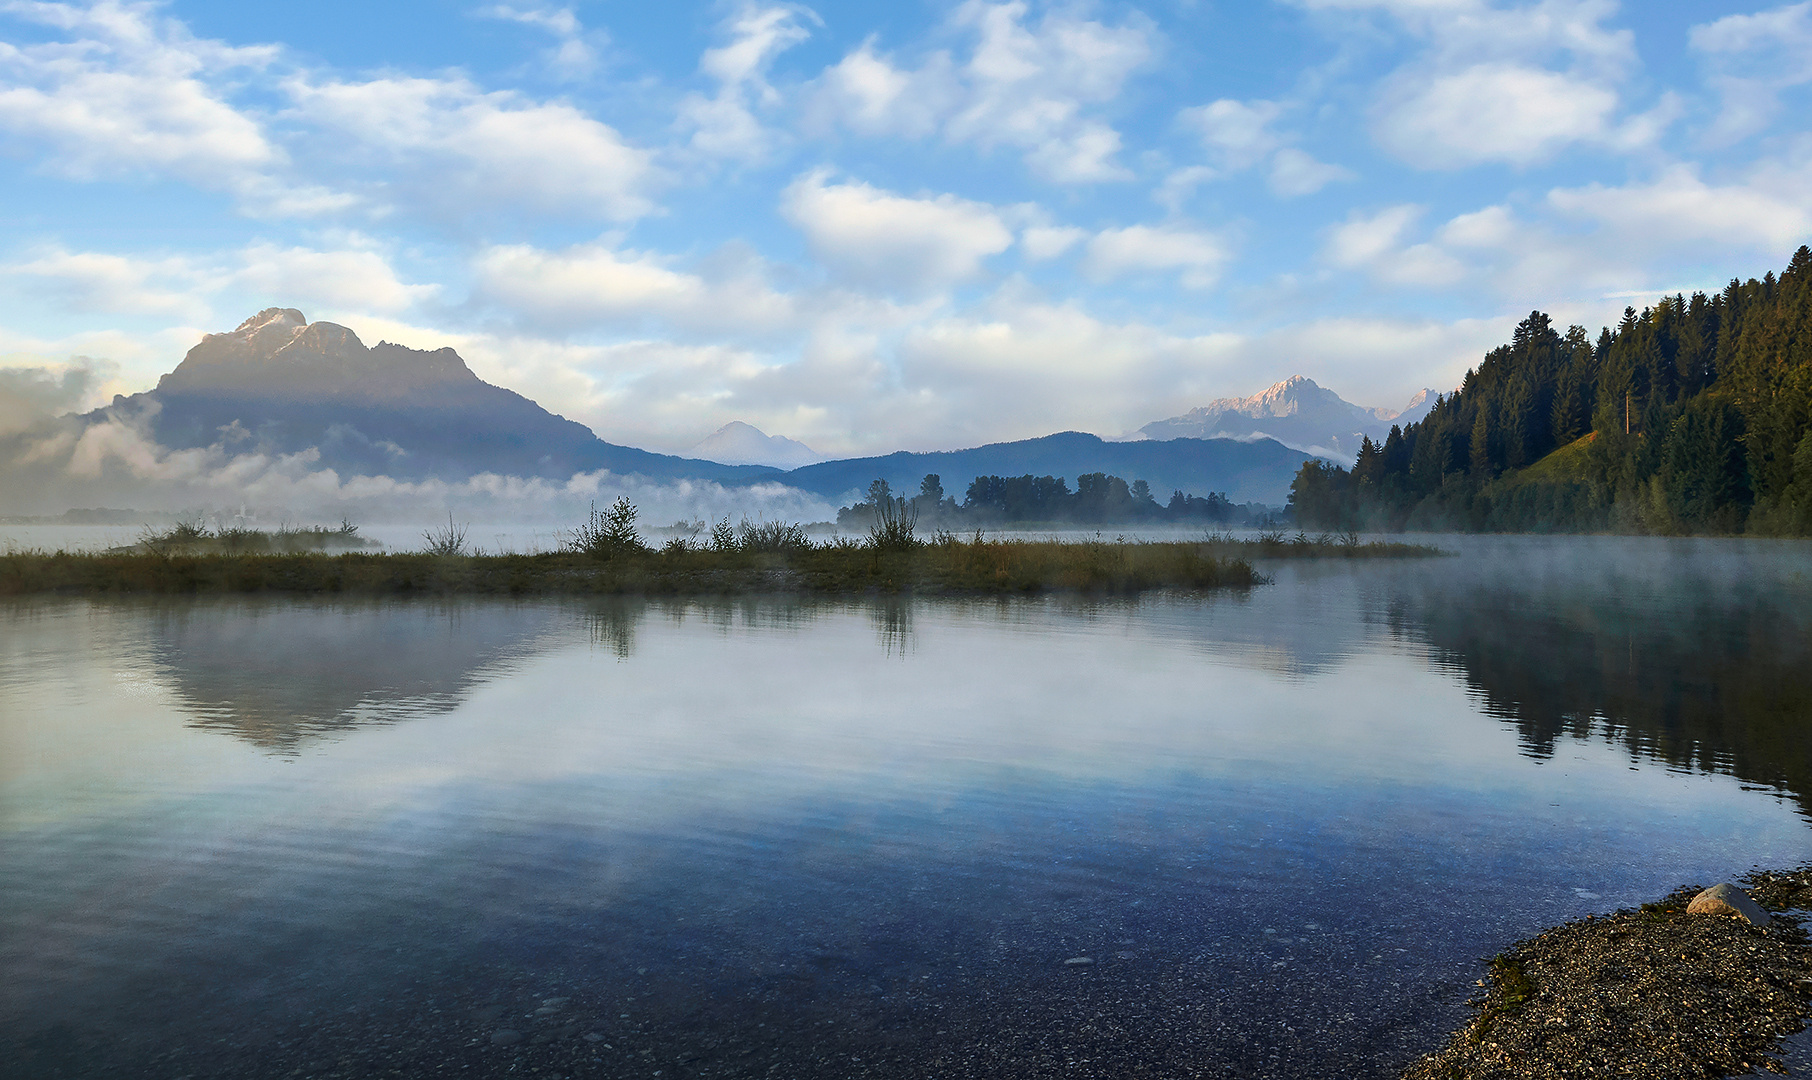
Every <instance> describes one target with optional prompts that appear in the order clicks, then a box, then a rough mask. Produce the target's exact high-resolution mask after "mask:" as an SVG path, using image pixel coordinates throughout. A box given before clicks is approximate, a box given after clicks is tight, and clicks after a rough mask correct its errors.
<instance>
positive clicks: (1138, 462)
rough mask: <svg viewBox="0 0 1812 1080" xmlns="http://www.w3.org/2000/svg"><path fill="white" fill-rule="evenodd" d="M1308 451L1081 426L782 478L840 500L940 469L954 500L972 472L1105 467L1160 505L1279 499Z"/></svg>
mask: <svg viewBox="0 0 1812 1080" xmlns="http://www.w3.org/2000/svg"><path fill="white" fill-rule="evenodd" d="M1309 456H1310V455H1308V454H1305V453H1303V452H1301V451H1299V450H1291V449H1290V448H1289V447H1286V446H1284V445H1283V444H1281V443H1279V442H1276V441H1274V440H1271V439H1258V440H1254V441H1250V442H1245V441H1239V440H1234V439H1170V440H1165V441H1149V440H1148V441H1143V442H1107V441H1105V440H1103V439H1101V438H1099V437H1097V436H1094V435H1087V434H1084V433H1082V432H1079V431H1065V432H1060V433H1058V434H1056V435H1046V436H1045V437H1043V438H1041V439H1025V440H1021V441H1019V442H1005V443H991V444H989V445H987V446H978V447H975V448H973V449H969V450H946V451H940V452H935V453H922V454H915V453H908V452H907V451H904V450H902V451H899V452H897V453H892V454H887V455H885V456H882V457H869V458H849V459H846V460H842V461H826V462H822V463H820V464H817V465H807V466H806V467H804V468H802V469H794V470H793V471H792V472H790V473H787V474H786V475H785V477H783V478H782V480H783V482H784V483H787V484H791V485H793V486H794V487H798V488H802V489H804V490H806V491H810V492H814V493H816V494H819V495H822V496H824V497H825V498H827V499H842V498H844V497H845V496H847V495H849V494H850V493H852V492H860V491H862V490H863V489H865V488H867V487H868V485H869V482H870V481H873V480H886V481H887V482H888V483H889V484H892V485H893V486H894V487H895V488H896V489H900V490H904V491H906V492H909V493H910V492H915V491H917V490H918V488H919V481H920V480H921V479H922V478H923V477H924V476H925V474H926V473H937V474H938V476H939V478H940V479H941V480H942V482H943V485H944V490H945V491H948V492H950V493H951V494H952V495H955V496H957V497H958V498H959V499H960V498H961V496H962V493H963V491H964V490H965V489H966V488H967V487H968V486H969V483H970V481H972V480H974V479H975V478H976V477H977V476H989V475H992V476H1024V475H1026V474H1028V473H1030V474H1032V475H1035V476H1061V477H1064V478H1066V479H1068V480H1071V481H1072V482H1073V481H1074V480H1075V478H1076V477H1077V476H1078V475H1079V474H1081V473H1090V472H1104V473H1109V474H1111V475H1114V476H1119V477H1121V478H1122V479H1125V480H1126V481H1128V482H1131V481H1134V480H1144V481H1146V482H1147V483H1149V484H1150V485H1151V490H1152V492H1153V493H1154V494H1155V495H1156V496H1157V497H1158V500H1159V501H1160V502H1162V501H1164V499H1165V498H1167V497H1168V496H1169V494H1170V493H1171V492H1172V491H1175V490H1182V491H1185V492H1187V493H1189V494H1191V495H1203V496H1205V495H1207V494H1209V493H1210V492H1215V491H1218V492H1223V493H1225V494H1226V496H1227V497H1228V498H1230V499H1232V500H1233V501H1234V502H1263V503H1270V504H1281V503H1282V502H1283V501H1284V499H1285V498H1286V497H1287V495H1288V493H1289V489H1290V479H1291V477H1293V476H1294V475H1295V474H1296V470H1297V469H1298V468H1299V467H1301V465H1302V463H1303V461H1305V460H1307V459H1308V458H1309Z"/></svg>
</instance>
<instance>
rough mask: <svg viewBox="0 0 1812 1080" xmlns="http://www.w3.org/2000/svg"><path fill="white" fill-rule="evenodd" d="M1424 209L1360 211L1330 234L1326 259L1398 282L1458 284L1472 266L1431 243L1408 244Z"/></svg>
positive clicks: (1337, 264)
mask: <svg viewBox="0 0 1812 1080" xmlns="http://www.w3.org/2000/svg"><path fill="white" fill-rule="evenodd" d="M1424 211H1425V208H1424V207H1421V206H1414V205H1409V204H1405V205H1401V206H1391V207H1386V208H1385V209H1383V210H1380V211H1378V212H1377V213H1375V214H1371V215H1369V216H1367V215H1365V214H1361V213H1359V212H1357V211H1355V212H1354V213H1352V214H1351V215H1349V216H1348V217H1347V220H1346V221H1345V222H1344V223H1342V224H1340V225H1337V226H1335V227H1334V228H1333V229H1332V230H1330V231H1329V233H1328V239H1327V244H1326V245H1325V246H1324V247H1323V249H1322V257H1323V258H1324V259H1325V260H1327V261H1328V262H1329V263H1332V264H1333V265H1335V266H1338V267H1342V268H1345V269H1364V270H1366V271H1368V272H1369V273H1371V274H1372V276H1374V277H1376V278H1378V279H1380V280H1382V281H1386V282H1390V283H1392V284H1397V285H1415V286H1439V285H1456V284H1458V283H1459V281H1460V279H1461V278H1463V277H1464V276H1465V274H1466V272H1467V268H1466V267H1465V266H1464V265H1463V264H1462V263H1461V262H1460V261H1459V260H1458V259H1455V258H1454V257H1453V256H1452V255H1450V254H1448V253H1447V252H1445V251H1443V250H1441V249H1440V248H1438V247H1436V246H1435V245H1432V244H1405V243H1404V239H1405V237H1406V236H1407V235H1408V233H1409V231H1410V229H1411V228H1413V227H1414V225H1415V224H1416V222H1417V221H1419V220H1421V217H1422V214H1423V213H1424Z"/></svg>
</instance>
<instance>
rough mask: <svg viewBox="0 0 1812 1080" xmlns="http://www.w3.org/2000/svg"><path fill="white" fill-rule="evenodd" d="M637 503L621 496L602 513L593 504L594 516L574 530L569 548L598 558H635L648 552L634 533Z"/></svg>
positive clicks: (639, 535)
mask: <svg viewBox="0 0 1812 1080" xmlns="http://www.w3.org/2000/svg"><path fill="white" fill-rule="evenodd" d="M635 515H636V508H635V504H634V503H632V502H630V501H629V500H628V499H625V498H623V497H622V496H621V495H619V496H617V501H616V502H613V503H611V504H610V509H608V510H599V509H598V505H597V504H596V503H593V504H592V507H591V517H590V518H589V519H588V520H587V521H585V522H584V523H583V524H581V525H580V526H579V527H578V528H577V529H575V530H573V539H572V542H571V543H569V544H568V545H567V547H568V548H569V549H570V550H572V551H574V552H576V553H578V554H581V555H590V556H592V557H593V558H597V559H613V558H616V557H617V556H619V555H633V554H639V553H641V552H644V551H647V550H648V547H647V545H646V544H643V543H642V537H641V534H639V533H637V532H636V530H635Z"/></svg>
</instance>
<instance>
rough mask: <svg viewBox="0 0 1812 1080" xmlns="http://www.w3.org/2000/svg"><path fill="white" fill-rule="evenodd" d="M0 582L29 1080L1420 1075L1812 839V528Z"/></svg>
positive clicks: (5, 743)
mask: <svg viewBox="0 0 1812 1080" xmlns="http://www.w3.org/2000/svg"><path fill="white" fill-rule="evenodd" d="M1446 543H1447V545H1448V546H1450V547H1453V548H1456V549H1458V548H1462V547H1463V548H1464V549H1465V552H1466V554H1465V555H1464V556H1462V557H1457V558H1446V559H1436V560H1422V561H1415V562H1399V563H1391V564H1382V563H1375V564H1344V563H1342V564H1322V565H1312V564H1302V565H1296V566H1289V565H1283V566H1278V567H1275V568H1273V569H1275V572H1276V575H1277V580H1276V583H1275V584H1273V585H1271V586H1268V587H1263V588H1259V589H1255V590H1252V591H1251V592H1250V593H1247V594H1243V595H1236V594H1229V595H1221V596H1214V597H1209V598H1206V599H1202V598H1192V599H1180V598H1169V599H1146V600H1142V601H1138V602H1123V603H1096V604H1089V603H1083V602H1078V601H1030V602H1013V603H1005V604H995V603H950V602H917V603H885V602H875V603H871V604H837V603H801V602H789V601H761V602H748V603H696V602H684V603H667V604H662V603H650V604H644V603H599V604H576V603H507V602H461V603H421V602H418V603H382V604H380V603H347V602H293V601H256V600H218V599H205V600H195V601H157V602H106V601H54V602H53V601H37V602H29V603H17V604H14V605H12V606H10V607H4V608H0V852H3V856H0V1071H4V1073H5V1075H8V1076H21V1077H25V1076H30V1077H57V1076H116V1075H117V1076H131V1077H137V1076H148V1077H150V1076H155V1077H163V1076H167V1077H172V1078H174V1077H182V1076H189V1077H215V1076H219V1077H227V1076H232V1077H244V1076H291V1075H294V1076H310V1075H313V1076H334V1075H337V1076H342V1077H362V1076H388V1075H393V1070H395V1071H397V1072H399V1073H400V1074H401V1075H412V1076H413V1075H457V1076H485V1077H489V1076H530V1075H552V1076H574V1077H582V1076H599V1077H630V1076H638V1077H641V1076H645V1077H654V1076H659V1077H663V1078H674V1077H719V1076H726V1077H727V1076H741V1077H773V1078H787V1077H844V1076H888V1077H894V1076H897V1077H920V1076H937V1077H970V1076H973V1077H1001V1076H1051V1077H1058V1076H1062V1077H1071V1076H1075V1077H1083V1076H1102V1077H1107V1076H1112V1077H1143V1076H1149V1077H1182V1076H1211V1077H1212V1076H1229V1077H1235V1076H1237V1077H1273V1076H1275V1077H1336V1076H1339V1077H1347V1076H1356V1077H1365V1076H1379V1077H1386V1076H1391V1075H1394V1073H1395V1071H1396V1070H1398V1069H1399V1068H1401V1067H1402V1066H1403V1065H1404V1064H1405V1063H1407V1062H1408V1061H1409V1060H1410V1059H1412V1058H1413V1057H1414V1056H1416V1055H1417V1054H1419V1053H1422V1052H1425V1051H1427V1050H1430V1049H1433V1048H1434V1047H1435V1046H1437V1045H1439V1043H1440V1042H1441V1041H1442V1040H1443V1039H1444V1037H1445V1034H1446V1033H1447V1032H1448V1031H1449V1030H1450V1029H1451V1028H1453V1027H1454V1026H1455V1025H1457V1024H1458V1023H1459V1022H1461V1021H1462V1020H1463V1019H1464V1017H1465V1016H1466V1015H1467V1011H1466V1009H1465V1006H1464V1000H1465V998H1466V996H1467V994H1468V993H1469V992H1470V991H1471V989H1472V983H1473V980H1474V979H1476V978H1478V977H1479V974H1480V965H1479V963H1478V960H1479V958H1480V957H1483V956H1488V955H1490V954H1492V953H1494V952H1496V951H1497V950H1499V949H1500V948H1502V947H1503V946H1504V945H1506V944H1508V943H1510V942H1511V941H1514V940H1516V939H1517V938H1520V937H1524V936H1526V935H1528V934H1530V933H1532V932H1534V931H1536V930H1538V929H1540V928H1542V927H1544V926H1547V925H1550V924H1552V923H1555V922H1558V921H1561V920H1564V919H1568V918H1572V917H1576V916H1579V915H1582V914H1585V913H1587V912H1594V911H1606V910H1610V909H1613V908H1616V907H1619V906H1625V905H1630V904H1634V903H1637V902H1640V901H1644V900H1649V899H1653V898H1655V897H1656V896H1658V895H1660V894H1662V893H1664V892H1666V891H1668V890H1670V889H1672V888H1674V887H1676V886H1678V885H1681V884H1686V883H1709V882H1712V881H1716V880H1721V879H1724V878H1727V877H1731V876H1735V875H1739V874H1741V873H1742V872H1744V871H1745V870H1747V869H1748V868H1750V867H1751V866H1754V865H1757V864H1763V865H1797V864H1800V863H1803V862H1806V861H1808V860H1809V859H1812V834H1809V833H1808V827H1807V816H1806V813H1807V811H1806V806H1807V802H1806V800H1807V798H1808V797H1809V796H1812V723H1809V720H1812V663H1808V661H1809V660H1812V549H1808V547H1806V546H1805V545H1797V544H1795V545H1789V544H1763V543H1739V542H1705V541H1660V540H1656V541H1612V540H1570V541H1550V540H1534V539H1506V540H1466V541H1458V540H1450V541H1446Z"/></svg>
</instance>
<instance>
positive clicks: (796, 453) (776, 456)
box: [686, 420, 824, 469]
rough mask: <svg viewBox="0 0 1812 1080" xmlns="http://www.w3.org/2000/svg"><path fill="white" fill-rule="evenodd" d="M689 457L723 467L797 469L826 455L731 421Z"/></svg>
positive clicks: (693, 449)
mask: <svg viewBox="0 0 1812 1080" xmlns="http://www.w3.org/2000/svg"><path fill="white" fill-rule="evenodd" d="M686 454H687V456H688V457H695V458H703V459H704V460H706V461H715V462H717V463H718V464H720V465H771V466H773V467H774V468H777V469H796V468H798V467H799V466H801V465H810V464H813V463H814V462H819V461H823V460H824V455H823V454H820V453H819V452H818V451H816V450H813V449H812V448H811V447H809V446H807V445H805V444H804V443H802V442H799V441H797V440H794V439H789V438H787V437H786V436H784V435H769V434H768V433H766V432H765V431H762V430H761V429H760V428H758V427H755V426H754V425H753V424H745V423H743V422H742V421H741V420H732V421H730V422H729V423H727V424H725V425H724V426H723V427H720V428H718V429H717V430H716V431H714V432H712V433H711V434H710V435H709V436H708V437H706V438H705V440H704V441H703V442H701V443H699V444H698V445H697V446H694V447H693V448H692V449H690V450H688V451H686Z"/></svg>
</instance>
